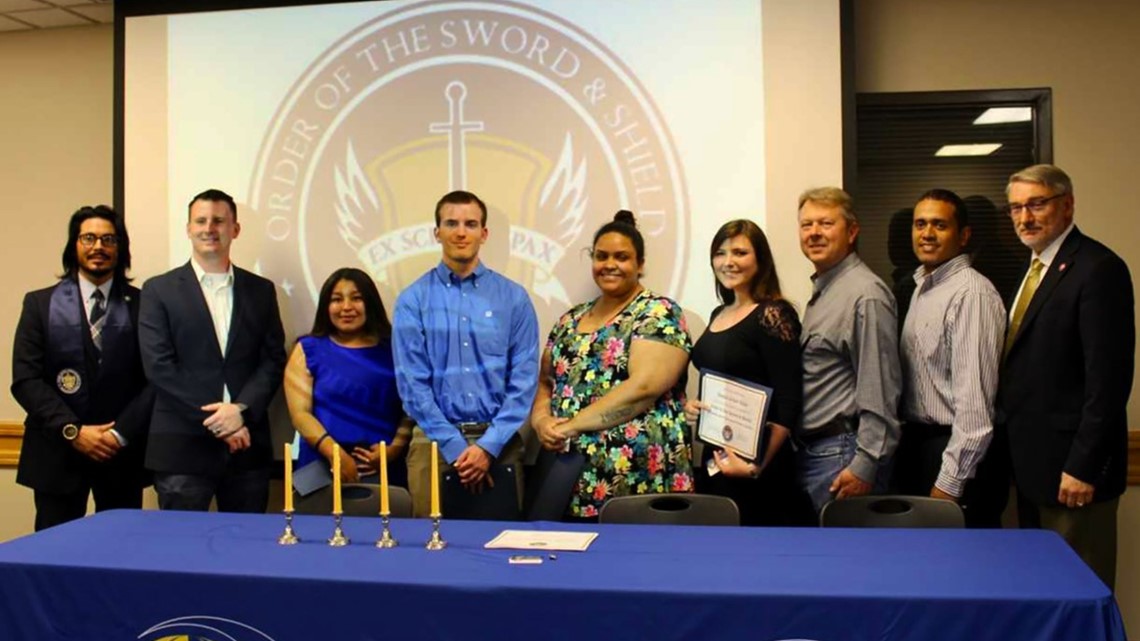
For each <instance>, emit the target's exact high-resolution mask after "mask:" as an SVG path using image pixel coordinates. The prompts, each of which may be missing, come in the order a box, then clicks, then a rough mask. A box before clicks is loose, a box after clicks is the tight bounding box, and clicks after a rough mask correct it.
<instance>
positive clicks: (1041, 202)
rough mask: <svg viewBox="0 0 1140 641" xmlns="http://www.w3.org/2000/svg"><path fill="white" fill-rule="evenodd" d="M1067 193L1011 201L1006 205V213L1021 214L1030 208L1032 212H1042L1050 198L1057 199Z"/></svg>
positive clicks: (1011, 214)
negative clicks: (1018, 201) (1019, 201)
mask: <svg viewBox="0 0 1140 641" xmlns="http://www.w3.org/2000/svg"><path fill="white" fill-rule="evenodd" d="M1065 195H1067V194H1054V195H1052V196H1049V197H1048V198H1034V199H1033V200H1027V201H1025V202H1023V203H1010V204H1008V205H1006V206H1005V213H1007V214H1009V215H1010V216H1020V215H1021V213H1022V212H1023V211H1025V210H1029V212H1030V213H1032V214H1040V213H1041V212H1043V211H1045V205H1048V204H1049V201H1050V200H1056V199H1057V198H1060V197H1062V196H1065Z"/></svg>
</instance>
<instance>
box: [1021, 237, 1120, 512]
mask: <svg viewBox="0 0 1140 641" xmlns="http://www.w3.org/2000/svg"><path fill="white" fill-rule="evenodd" d="M1027 269H1028V267H1027ZM1135 343H1136V325H1135V321H1134V317H1133V297H1132V278H1131V276H1130V275H1129V273H1128V267H1127V266H1126V265H1125V264H1124V261H1122V260H1121V259H1120V257H1119V256H1117V255H1116V254H1114V253H1113V252H1112V250H1110V249H1108V248H1107V247H1105V246H1104V245H1102V244H1100V243H1098V242H1097V241H1095V240H1093V239H1091V238H1089V237H1087V236H1085V235H1083V234H1081V232H1080V230H1078V229H1076V228H1074V229H1073V231H1072V232H1071V233H1070V234H1069V236H1068V237H1067V238H1066V239H1065V242H1064V243H1063V244H1062V245H1061V248H1060V251H1058V252H1057V256H1056V258H1054V259H1053V262H1052V264H1051V265H1049V269H1048V270H1047V271H1046V272H1045V275H1044V276H1043V277H1042V279H1041V283H1040V285H1039V286H1038V289H1037V292H1036V294H1035V295H1034V296H1033V299H1032V300H1031V301H1030V303H1029V307H1028V308H1027V309H1026V311H1025V316H1024V318H1023V319H1022V323H1021V327H1020V329H1019V330H1018V334H1017V336H1016V337H1014V342H1013V345H1012V346H1011V347H1010V351H1009V353H1008V355H1007V356H1006V360H1005V363H1004V367H1003V369H1002V373H1001V384H1000V385H999V388H998V410H999V414H1000V415H1004V420H1005V424H1006V426H1007V428H1008V435H1009V443H1010V449H1011V455H1012V458H1013V471H1014V478H1015V480H1016V482H1017V486H1018V489H1019V490H1020V491H1021V492H1022V494H1024V495H1025V496H1026V497H1028V498H1029V499H1030V500H1031V501H1033V502H1034V503H1036V504H1038V505H1043V506H1045V505H1051V506H1056V505H1057V504H1058V503H1057V491H1058V489H1059V486H1060V482H1061V472H1062V471H1063V472H1067V473H1068V474H1070V475H1072V476H1074V477H1076V478H1078V479H1080V480H1082V481H1085V482H1086V483H1092V484H1093V485H1094V486H1095V487H1096V490H1095V494H1094V498H1093V500H1094V501H1103V500H1107V499H1112V498H1115V497H1117V496H1120V494H1121V493H1123V492H1124V487H1125V477H1126V476H1127V467H1128V461H1127V453H1128V417H1127V412H1126V407H1127V405H1128V396H1129V394H1130V393H1131V391H1132V368H1133V352H1134V348H1135Z"/></svg>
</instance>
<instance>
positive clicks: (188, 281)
mask: <svg viewBox="0 0 1140 641" xmlns="http://www.w3.org/2000/svg"><path fill="white" fill-rule="evenodd" d="M178 290H179V291H178V293H179V297H180V298H181V299H182V300H183V301H185V304H186V310H185V311H186V315H187V316H189V317H190V320H191V327H194V326H197V327H205V328H207V329H208V330H209V334H208V335H209V337H210V340H207V341H206V342H207V343H209V344H211V345H212V346H213V349H214V353H215V354H217V355H218V356H219V357H221V355H222V349H221V346H220V345H218V335H217V332H216V331H215V330H214V317H213V316H210V308H209V307H207V306H206V296H205V295H204V294H202V284H201V283H199V282H198V277H197V275H196V274H195V273H194V268H193V267H191V266H190V263H186V264H185V265H183V266H182V269H181V270H180V271H179V272H178Z"/></svg>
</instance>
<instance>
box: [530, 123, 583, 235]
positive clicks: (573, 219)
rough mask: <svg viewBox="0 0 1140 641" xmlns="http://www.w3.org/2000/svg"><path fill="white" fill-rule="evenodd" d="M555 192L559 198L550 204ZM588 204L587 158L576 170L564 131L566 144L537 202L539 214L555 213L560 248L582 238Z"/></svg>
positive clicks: (570, 142) (567, 137)
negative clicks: (556, 215)
mask: <svg viewBox="0 0 1140 641" xmlns="http://www.w3.org/2000/svg"><path fill="white" fill-rule="evenodd" d="M555 190H557V193H558V196H557V198H556V199H554V201H553V202H551V196H553V195H554V193H555ZM588 201H589V197H588V196H587V194H586V159H585V158H583V159H582V160H581V161H579V162H578V166H577V167H575V166H574V141H573V139H572V138H571V137H570V132H566V141H565V142H564V143H563V144H562V153H561V154H560V155H559V157H558V164H557V165H555V167H554V171H553V172H551V174H550V178H548V179H547V181H546V184H545V185H543V186H542V194H541V195H540V196H539V200H538V207H539V210H540V211H541V212H543V213H546V212H549V211H551V210H553V212H554V213H556V214H558V216H559V217H558V240H559V242H561V243H562V246H563V247H565V246H567V245H570V244H572V243H573V242H575V241H576V240H578V237H579V236H581V235H582V225H583V221H584V219H585V216H586V204H587V202H588Z"/></svg>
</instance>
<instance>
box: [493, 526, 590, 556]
mask: <svg viewBox="0 0 1140 641" xmlns="http://www.w3.org/2000/svg"><path fill="white" fill-rule="evenodd" d="M597 537H598V533H597V532H549V531H538V530H503V531H502V532H500V533H499V536H496V537H495V538H493V539H491V540H490V541H488V542H487V544H486V545H484V546H483V547H485V548H487V549H489V550H551V551H557V552H585V551H586V548H588V547H590V544H591V543H593V542H594V539H596V538H597Z"/></svg>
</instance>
